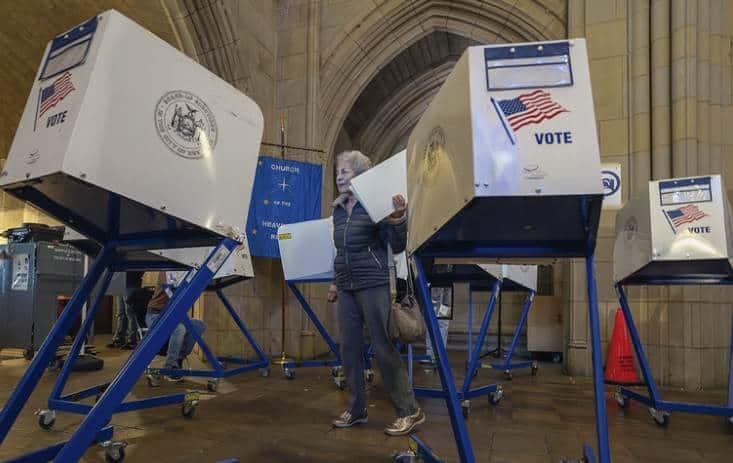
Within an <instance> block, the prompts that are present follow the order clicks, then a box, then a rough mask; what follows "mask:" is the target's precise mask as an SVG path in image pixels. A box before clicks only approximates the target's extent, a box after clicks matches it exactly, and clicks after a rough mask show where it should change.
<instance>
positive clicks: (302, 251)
mask: <svg viewBox="0 0 733 463" xmlns="http://www.w3.org/2000/svg"><path fill="white" fill-rule="evenodd" d="M277 240H278V241H277V243H278V246H279V247H280V259H281V261H282V266H283V273H284V274H285V281H292V282H304V281H324V280H326V281H330V280H332V279H333V276H334V273H333V260H334V258H335V257H336V247H335V246H334V244H333V220H332V219H331V217H328V218H325V219H319V220H308V221H305V222H298V223H293V224H286V225H281V226H280V227H279V228H278V229H277Z"/></svg>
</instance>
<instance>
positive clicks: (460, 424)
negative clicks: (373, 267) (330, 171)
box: [412, 196, 611, 463]
mask: <svg viewBox="0 0 733 463" xmlns="http://www.w3.org/2000/svg"><path fill="white" fill-rule="evenodd" d="M579 205H580V207H581V211H580V212H581V214H580V215H581V216H582V218H583V223H582V224H578V225H579V227H582V230H584V234H585V239H584V241H582V242H575V241H573V242H568V243H563V242H558V243H548V244H547V245H546V244H545V243H542V242H533V243H531V244H530V243H527V244H522V245H521V246H512V245H508V246H491V245H488V244H478V243H467V242H464V243H461V246H449V245H448V244H447V243H446V244H445V246H443V245H434V246H433V245H429V244H428V245H426V246H424V248H421V249H419V250H418V251H416V252H415V253H414V254H413V256H412V259H413V263H414V266H415V268H416V273H417V285H416V286H417V288H416V289H417V296H418V302H419V304H420V307H421V309H422V314H423V318H424V319H425V323H426V327H427V331H428V336H430V341H431V343H432V345H433V346H434V351H435V353H436V358H437V366H438V373H439V375H440V382H441V386H442V391H441V393H440V394H439V395H440V397H442V398H444V400H445V401H446V405H447V407H448V415H449V417H450V423H451V428H452V430H453V436H454V438H455V442H456V447H457V450H458V455H459V459H460V461H461V462H462V463H473V462H474V461H475V457H474V454H473V447H472V445H471V441H470V438H469V435H468V429H467V427H466V423H465V420H464V419H463V416H462V411H461V407H460V405H459V400H461V398H462V397H463V395H462V394H461V393H462V392H463V390H462V391H460V392H459V391H458V390H457V389H456V386H455V384H454V382H453V375H452V372H451V369H450V365H449V363H448V356H447V352H446V349H445V346H444V345H443V342H442V337H441V334H440V330H439V327H438V319H437V316H436V315H435V311H434V310H433V304H432V299H431V297H430V289H429V287H428V278H427V274H426V271H425V267H426V263H431V262H432V260H434V259H435V258H439V257H446V258H463V257H465V258H492V259H493V258H512V257H513V258H520V257H529V258H544V257H554V258H584V259H585V271H586V278H587V291H588V315H589V316H588V318H589V324H590V343H591V346H590V347H591V359H592V365H593V392H594V408H595V424H596V437H597V449H598V460H597V461H599V462H600V463H610V462H611V454H610V446H609V440H608V422H607V411H606V400H605V388H604V382H603V361H602V358H601V335H600V318H599V314H598V291H597V287H596V280H595V273H594V268H593V267H594V257H595V255H594V250H595V239H596V231H597V225H598V219H599V212H600V202H599V201H598V198H595V197H590V196H589V197H584V198H581V199H580V201H579ZM482 328H483V326H482ZM479 345H480V344H479ZM474 350H475V349H474ZM473 360H474V361H476V359H473ZM473 368H475V365H474V366H471V365H469V372H468V373H471V372H472V371H473ZM472 376H473V375H472V374H467V376H466V380H467V381H470V378H471V377H472ZM415 438H416V439H417V437H416V436H415ZM413 440H415V439H413ZM418 440H419V439H418ZM423 446H424V444H423ZM424 448H426V449H427V446H424ZM583 453H584V456H585V458H586V459H587V460H588V461H593V462H594V463H595V461H596V460H595V458H593V459H592V460H591V459H590V458H589V456H592V450H591V449H590V447H588V446H585V447H584V449H583ZM430 454H431V455H433V457H432V458H433V460H428V461H440V459H439V458H437V457H436V456H435V455H434V454H433V453H432V451H430Z"/></svg>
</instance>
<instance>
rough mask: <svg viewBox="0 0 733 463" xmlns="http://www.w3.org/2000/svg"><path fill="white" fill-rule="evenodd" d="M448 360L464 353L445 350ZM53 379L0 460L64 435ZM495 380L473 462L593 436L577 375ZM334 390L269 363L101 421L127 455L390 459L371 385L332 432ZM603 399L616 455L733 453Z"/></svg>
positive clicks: (445, 439) (5, 375)
mask: <svg viewBox="0 0 733 463" xmlns="http://www.w3.org/2000/svg"><path fill="white" fill-rule="evenodd" d="M125 355H126V354H124V353H120V352H117V351H115V352H109V351H107V352H103V356H104V358H105V360H106V362H107V363H106V367H105V369H104V370H102V371H100V372H94V373H79V374H76V375H75V376H74V377H73V378H72V380H71V382H70V383H71V384H70V385H69V388H68V389H67V390H72V389H80V388H82V387H83V386H87V385H92V384H94V383H95V382H101V381H102V380H103V379H105V378H109V377H110V376H111V375H112V374H113V373H114V372H115V371H116V368H117V367H118V366H119V365H120V364H121V362H122V361H123V360H124V358H125ZM455 364H456V365H462V364H463V362H462V361H461V360H460V359H456V361H455ZM24 366H25V362H24V361H23V360H3V361H2V363H1V364H0V402H4V401H5V400H6V399H7V397H8V395H9V393H10V390H11V389H12V388H13V387H14V386H15V384H16V383H17V381H18V378H19V377H20V375H21V373H22V371H23V369H24ZM417 376H418V379H419V381H420V382H422V383H427V382H433V383H435V382H436V381H437V376H436V375H434V374H432V373H427V372H425V371H423V370H422V369H418V371H417ZM492 378H493V379H496V380H502V375H501V374H499V372H494V371H491V370H482V371H481V372H480V374H479V376H478V377H477V379H476V381H477V382H476V384H480V383H487V382H489V381H491V380H492ZM53 380H54V376H53V375H52V374H47V375H46V376H45V377H44V379H43V380H42V383H41V386H40V387H39V390H38V391H37V392H36V393H35V394H34V395H33V396H32V397H31V400H30V401H29V404H28V406H27V407H26V409H25V410H24V411H23V412H22V414H21V416H20V418H19V419H18V421H17V423H16V425H15V428H14V429H13V430H12V431H11V433H10V435H9V436H8V438H7V439H6V441H5V442H3V444H2V446H1V447H0V459H6V458H8V457H10V456H15V455H18V454H20V453H22V452H25V451H29V450H32V449H36V448H39V447H41V446H43V445H48V444H51V443H54V442H57V441H60V440H63V439H65V438H67V437H68V436H69V435H70V433H71V432H73V430H74V429H75V426H76V424H77V423H78V422H79V417H78V416H73V415H69V414H60V415H59V416H58V418H57V420H56V424H55V426H54V428H53V430H51V431H43V430H41V429H39V427H38V426H37V424H36V417H35V416H34V415H33V411H34V410H35V409H38V408H43V407H44V402H45V399H46V397H47V394H48V392H49V390H50V388H51V386H52V382H53ZM185 388H189V389H203V390H205V387H204V385H203V383H197V382H192V381H187V382H186V383H185V384H184V385H183V386H181V385H173V384H170V383H165V384H163V385H162V386H161V387H160V388H158V389H149V388H148V387H147V385H146V383H145V381H140V382H139V383H138V386H137V387H136V389H135V391H134V395H135V396H136V397H143V396H150V395H154V394H160V393H165V392H171V391H178V390H182V389H185ZM504 389H505V396H504V399H503V400H502V402H501V403H500V404H499V405H497V406H491V405H489V404H488V401H487V400H485V399H481V400H479V399H476V400H474V401H473V404H472V411H471V415H470V417H469V428H470V433H471V439H472V441H473V445H474V450H475V453H476V457H477V461H481V462H493V463H500V462H501V463H503V462H526V463H535V462H537V463H540V462H541V463H549V462H558V461H559V460H560V458H561V457H574V458H577V457H579V456H580V452H581V446H582V444H583V443H584V442H586V443H591V444H594V445H595V427H594V418H593V400H592V390H591V388H590V384H589V383H588V382H587V381H586V380H577V381H575V380H574V379H573V378H569V377H567V376H563V375H561V374H560V371H559V367H558V366H557V365H552V364H541V366H540V371H539V375H538V376H536V377H531V376H529V374H527V373H524V372H517V373H516V374H515V376H514V381H512V382H508V383H504ZM609 392H610V389H609ZM665 392H667V391H665ZM345 394H346V393H345V392H342V391H339V390H337V389H336V388H335V386H334V384H333V382H332V381H331V377H330V374H329V372H328V370H326V369H320V368H319V369H301V370H298V371H297V377H296V378H295V379H294V380H292V381H288V380H286V379H284V378H283V377H282V375H281V374H280V373H279V371H277V370H276V369H273V374H272V375H271V376H270V377H269V378H260V377H259V376H258V375H257V374H256V373H255V374H250V375H245V376H242V377H238V378H234V379H233V380H229V381H226V382H223V383H222V384H221V385H220V387H219V392H218V393H217V394H216V395H210V396H206V397H204V399H205V400H202V402H201V404H200V405H199V408H198V410H197V414H196V417H195V418H194V419H193V420H186V419H183V418H182V417H181V413H180V408H179V407H164V408H159V409H155V410H147V411H141V412H132V413H127V414H121V415H117V416H115V417H114V418H113V421H112V422H113V424H114V425H115V428H116V432H115V437H116V439H121V440H127V441H128V442H129V447H128V448H127V459H126V460H125V461H126V462H148V461H176V462H216V461H218V460H222V459H225V458H232V457H238V458H240V460H241V461H242V462H255V461H256V462H379V461H381V462H389V461H390V455H391V454H392V453H393V452H395V451H397V450H402V449H404V448H405V447H406V444H407V440H406V439H405V438H389V437H387V436H385V435H384V434H383V433H382V428H383V427H384V426H385V425H387V424H388V422H389V421H390V420H391V419H392V418H393V417H392V413H391V410H390V406H389V405H388V403H387V402H386V400H385V396H384V394H383V392H382V390H381V387H379V385H377V386H376V387H374V388H373V390H372V391H371V393H370V394H371V397H370V416H369V423H368V424H367V425H365V426H363V427H360V428H354V429H349V430H338V431H337V430H333V429H331V426H330V420H331V419H332V418H333V417H335V416H336V415H338V414H339V413H340V412H341V411H342V409H343V408H344V405H345V403H346V395H345ZM668 397H669V398H675V399H684V400H690V401H703V402H711V403H720V402H722V401H723V397H724V394H723V392H722V391H718V392H704V393H681V392H679V391H678V392H669V393H668ZM607 403H608V406H609V424H610V429H611V446H612V454H613V461H614V462H616V463H627V462H628V463H631V462H634V463H642V462H644V463H653V462H665V463H673V462H706V463H716V462H720V463H730V462H731V461H733V432H732V431H731V428H733V426H730V425H727V424H726V423H725V422H724V420H723V419H721V418H716V417H703V416H693V415H685V414H679V413H678V414H675V415H673V416H672V419H671V423H670V425H669V427H667V428H660V427H658V426H656V425H655V424H653V423H652V421H651V419H650V417H649V415H648V413H647V411H646V409H645V408H644V407H642V406H641V405H639V404H632V406H631V407H630V408H629V409H628V410H621V409H619V408H618V407H617V406H616V404H615V402H614V401H613V400H610V399H609V401H608V402H607ZM422 404H423V407H424V408H425V410H426V411H427V413H428V421H427V423H425V424H424V425H423V426H422V427H421V429H420V435H421V437H422V438H423V439H424V440H425V441H426V442H427V443H429V445H431V446H432V447H433V448H434V449H435V450H436V451H437V452H439V453H440V454H441V455H443V456H444V457H446V458H447V459H448V461H457V456H456V453H455V450H454V446H453V440H452V434H451V428H450V422H449V419H448V416H447V411H446V408H445V406H444V405H443V403H442V402H441V401H439V400H434V399H430V400H427V399H426V400H422ZM83 461H93V462H98V461H104V457H103V452H102V451H101V450H99V449H98V448H96V447H95V448H92V449H91V450H89V451H88V452H87V454H86V457H85V459H84V460H83Z"/></svg>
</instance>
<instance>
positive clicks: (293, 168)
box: [247, 156, 323, 258]
mask: <svg viewBox="0 0 733 463" xmlns="http://www.w3.org/2000/svg"><path fill="white" fill-rule="evenodd" d="M322 179H323V169H322V167H321V166H320V165H317V164H309V163H307V162H299V161H289V160H286V159H278V158H271V157H266V156H260V158H259V161H258V162H257V174H256V176H255V183H254V186H253V187H252V200H251V201H250V206H249V215H248V216H247V241H248V243H249V251H250V253H251V254H252V255H253V256H260V257H277V258H279V257H280V249H279V247H278V244H277V228H278V227H279V226H280V225H282V224H286V223H295V222H302V221H304V220H314V219H320V218H321V182H322Z"/></svg>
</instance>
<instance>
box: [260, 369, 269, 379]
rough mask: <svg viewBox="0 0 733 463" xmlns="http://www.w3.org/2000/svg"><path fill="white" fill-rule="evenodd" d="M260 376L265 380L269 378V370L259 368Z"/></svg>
mask: <svg viewBox="0 0 733 463" xmlns="http://www.w3.org/2000/svg"><path fill="white" fill-rule="evenodd" d="M260 376H261V377H263V378H267V377H268V376H270V369H269V368H260Z"/></svg>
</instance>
